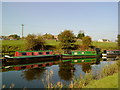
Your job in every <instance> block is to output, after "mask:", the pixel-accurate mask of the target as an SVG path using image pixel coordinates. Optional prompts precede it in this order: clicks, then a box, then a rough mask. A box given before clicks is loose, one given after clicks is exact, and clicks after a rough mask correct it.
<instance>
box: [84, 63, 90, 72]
mask: <svg viewBox="0 0 120 90" xmlns="http://www.w3.org/2000/svg"><path fill="white" fill-rule="evenodd" d="M91 70H92V67H91V64H89V63H88V64H82V71H83V72H85V73H86V72H87V73H89V72H90V71H91Z"/></svg>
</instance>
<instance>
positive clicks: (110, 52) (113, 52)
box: [104, 50, 120, 55]
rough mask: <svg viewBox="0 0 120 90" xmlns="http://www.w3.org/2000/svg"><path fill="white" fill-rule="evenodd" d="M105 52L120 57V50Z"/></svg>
mask: <svg viewBox="0 0 120 90" xmlns="http://www.w3.org/2000/svg"><path fill="white" fill-rule="evenodd" d="M104 52H106V54H119V55H120V50H106V51H104Z"/></svg>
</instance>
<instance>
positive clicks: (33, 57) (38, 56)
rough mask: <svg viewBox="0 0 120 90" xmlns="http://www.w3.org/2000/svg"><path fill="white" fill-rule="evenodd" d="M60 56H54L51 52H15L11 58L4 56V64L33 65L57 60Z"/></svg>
mask: <svg viewBox="0 0 120 90" xmlns="http://www.w3.org/2000/svg"><path fill="white" fill-rule="evenodd" d="M59 58H60V55H58V54H54V53H53V51H52V50H43V51H16V52H15V55H14V56H13V57H10V56H5V60H4V62H15V63H16V64H17V63H35V62H44V61H51V60H58V59H59Z"/></svg>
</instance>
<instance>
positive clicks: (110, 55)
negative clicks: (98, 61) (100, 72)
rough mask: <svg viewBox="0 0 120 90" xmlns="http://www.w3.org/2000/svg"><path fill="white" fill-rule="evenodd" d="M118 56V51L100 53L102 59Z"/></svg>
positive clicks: (119, 52)
mask: <svg viewBox="0 0 120 90" xmlns="http://www.w3.org/2000/svg"><path fill="white" fill-rule="evenodd" d="M117 56H120V50H104V51H103V53H102V57H103V58H106V57H108V58H110V57H117Z"/></svg>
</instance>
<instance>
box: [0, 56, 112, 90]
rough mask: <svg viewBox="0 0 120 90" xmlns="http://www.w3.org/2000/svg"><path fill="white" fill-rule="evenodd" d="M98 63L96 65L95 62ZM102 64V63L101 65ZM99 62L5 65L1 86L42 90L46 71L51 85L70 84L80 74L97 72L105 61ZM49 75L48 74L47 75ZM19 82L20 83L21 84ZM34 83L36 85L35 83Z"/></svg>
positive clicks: (92, 60)
mask: <svg viewBox="0 0 120 90" xmlns="http://www.w3.org/2000/svg"><path fill="white" fill-rule="evenodd" d="M97 61H98V62H99V63H98V64H96V62H97ZM103 62H104V63H103ZM103 62H100V59H98V58H87V59H72V60H64V61H63V60H62V61H52V62H38V63H30V64H29V63H27V64H21V65H9V66H7V65H5V64H4V66H3V68H2V72H3V73H2V74H3V85H4V84H5V85H6V86H9V85H10V84H11V83H14V84H15V88H21V87H23V86H26V87H27V88H31V87H33V88H34V87H35V86H36V87H38V88H43V85H42V81H41V80H42V79H46V78H45V76H46V73H45V72H46V70H48V71H49V70H52V71H53V72H54V73H53V76H52V78H51V79H52V80H53V81H54V82H53V83H56V82H58V81H60V80H61V81H63V82H64V81H65V82H67V83H70V81H71V80H72V78H73V77H79V75H80V73H83V74H84V73H86V72H90V71H93V72H96V71H99V70H100V69H99V68H101V67H102V66H103V64H104V65H106V64H109V63H106V62H107V61H103ZM109 62H110V61H109ZM48 74H49V73H48ZM19 82H22V83H21V84H20V83H19ZM35 82H36V83H35Z"/></svg>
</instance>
